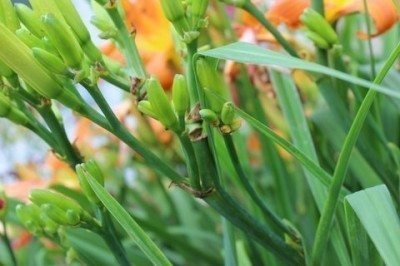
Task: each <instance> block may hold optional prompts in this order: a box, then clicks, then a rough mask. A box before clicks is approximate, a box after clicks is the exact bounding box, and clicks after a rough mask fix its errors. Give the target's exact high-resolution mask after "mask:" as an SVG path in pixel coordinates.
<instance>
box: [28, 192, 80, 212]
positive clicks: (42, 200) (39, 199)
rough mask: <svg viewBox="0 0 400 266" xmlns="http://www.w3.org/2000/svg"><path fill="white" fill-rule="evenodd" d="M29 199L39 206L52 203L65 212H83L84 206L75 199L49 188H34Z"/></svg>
mask: <svg viewBox="0 0 400 266" xmlns="http://www.w3.org/2000/svg"><path fill="white" fill-rule="evenodd" d="M29 199H30V200H31V201H32V202H33V203H35V204H36V205H38V206H41V205H44V204H51V205H54V206H56V207H58V208H60V209H61V210H63V211H64V212H66V211H68V210H73V211H75V212H76V213H78V214H80V213H82V212H83V209H82V207H81V206H80V205H79V204H78V203H77V202H76V201H74V200H73V199H71V198H68V197H66V196H64V195H63V194H60V193H58V192H53V191H50V190H48V189H33V190H32V191H31V194H30V195H29ZM50 218H51V217H50Z"/></svg>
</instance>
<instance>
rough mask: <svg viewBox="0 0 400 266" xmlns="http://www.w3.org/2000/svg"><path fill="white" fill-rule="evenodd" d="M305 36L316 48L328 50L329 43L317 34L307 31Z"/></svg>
mask: <svg viewBox="0 0 400 266" xmlns="http://www.w3.org/2000/svg"><path fill="white" fill-rule="evenodd" d="M306 36H307V38H308V39H310V40H311V41H312V42H313V43H314V44H315V45H316V46H317V47H319V48H322V49H328V48H329V43H328V42H327V41H326V40H325V39H324V38H322V37H321V36H320V35H319V34H317V33H315V32H313V31H307V32H306Z"/></svg>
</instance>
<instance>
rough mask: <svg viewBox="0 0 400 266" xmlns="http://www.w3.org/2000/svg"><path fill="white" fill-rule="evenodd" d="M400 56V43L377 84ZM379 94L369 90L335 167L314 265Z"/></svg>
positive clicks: (318, 233) (319, 227)
mask: <svg viewBox="0 0 400 266" xmlns="http://www.w3.org/2000/svg"><path fill="white" fill-rule="evenodd" d="M399 54H400V43H399V44H398V45H397V46H396V48H395V49H394V50H393V52H392V53H391V55H390V56H389V58H388V59H387V61H386V63H385V65H384V66H383V68H382V70H381V71H380V72H379V73H378V75H377V77H376V78H375V80H374V83H375V84H380V83H381V82H382V81H383V79H384V78H385V76H386V74H387V73H388V72H389V70H390V68H391V67H392V65H393V64H394V62H395V61H396V59H397V57H398V56H399ZM376 94H377V92H376V91H374V90H369V91H368V93H367V95H366V97H365V98H364V101H363V102H362V104H361V106H360V108H359V110H358V112H357V115H356V117H355V119H354V121H353V124H352V126H351V128H350V131H349V133H348V135H347V137H346V139H345V142H344V145H343V148H342V151H341V152H340V155H339V159H338V162H337V164H336V167H335V171H334V174H333V180H332V183H331V186H330V188H329V192H328V198H327V200H326V202H325V204H324V208H323V210H322V214H321V218H320V221H319V223H318V228H317V232H316V236H315V241H314V245H313V250H312V264H313V265H317V264H318V263H319V262H321V260H322V257H323V254H324V252H323V251H324V250H325V247H326V244H327V242H328V239H329V231H330V227H331V224H332V221H333V218H334V214H335V210H336V206H337V203H338V198H339V192H340V189H341V187H342V185H343V182H344V180H345V178H346V172H347V168H348V165H349V160H350V156H351V153H352V151H353V148H354V146H355V144H356V141H357V139H358V136H359V134H360V131H361V129H362V126H363V124H364V121H365V119H366V117H367V115H368V113H369V112H368V111H369V109H370V107H371V105H372V104H373V102H374V99H375V96H376Z"/></svg>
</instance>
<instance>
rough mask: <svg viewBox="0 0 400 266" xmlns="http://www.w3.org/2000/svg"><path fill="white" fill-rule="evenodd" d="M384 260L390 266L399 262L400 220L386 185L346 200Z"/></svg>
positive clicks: (352, 195)
mask: <svg viewBox="0 0 400 266" xmlns="http://www.w3.org/2000/svg"><path fill="white" fill-rule="evenodd" d="M346 200H347V201H348V202H349V204H350V206H351V207H352V208H353V210H354V212H355V213H356V215H357V217H358V218H359V219H360V221H361V223H362V225H363V226H364V228H365V230H366V231H367V233H368V235H369V237H370V238H371V240H372V242H373V243H374V245H375V247H376V249H377V250H378V252H379V254H380V255H381V257H382V259H383V260H384V261H385V263H386V264H387V265H389V266H392V265H398V264H399V261H400V220H399V216H398V215H397V213H396V209H395V206H394V204H393V201H392V199H391V197H390V193H389V191H388V189H387V187H386V186H385V185H380V186H376V187H372V188H368V189H365V190H362V191H359V192H356V193H354V194H351V195H349V196H347V197H346Z"/></svg>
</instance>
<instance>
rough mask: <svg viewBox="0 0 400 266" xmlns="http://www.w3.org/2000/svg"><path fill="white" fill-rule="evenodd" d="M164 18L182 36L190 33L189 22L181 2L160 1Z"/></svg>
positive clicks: (171, 0) (173, 0)
mask: <svg viewBox="0 0 400 266" xmlns="http://www.w3.org/2000/svg"><path fill="white" fill-rule="evenodd" d="M161 7H162V9H163V11H164V14H165V17H166V18H167V19H168V20H169V21H170V22H171V23H172V24H173V25H174V27H175V29H176V31H177V32H178V33H179V34H180V35H181V36H183V34H184V33H185V32H188V31H190V27H189V22H188V20H187V18H186V15H185V9H184V7H183V4H182V1H181V0H161Z"/></svg>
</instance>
